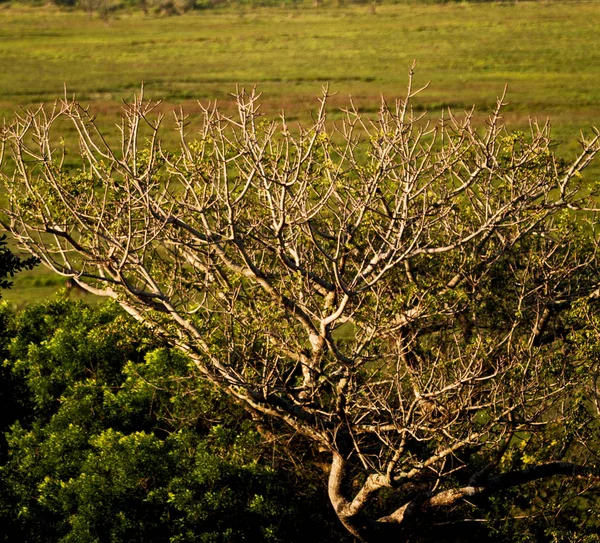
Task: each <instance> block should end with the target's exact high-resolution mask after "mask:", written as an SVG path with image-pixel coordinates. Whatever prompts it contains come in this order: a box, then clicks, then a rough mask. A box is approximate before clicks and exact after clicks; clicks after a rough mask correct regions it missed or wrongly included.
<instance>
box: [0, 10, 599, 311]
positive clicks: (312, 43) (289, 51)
mask: <svg viewBox="0 0 600 543" xmlns="http://www.w3.org/2000/svg"><path fill="white" fill-rule="evenodd" d="M598 20H600V1H590V2H554V1H549V2H519V3H473V4H471V3H449V4H418V3H402V4H397V5H382V6H379V7H378V8H377V14H376V15H373V14H371V13H370V12H369V9H368V7H367V6H351V7H344V8H335V7H326V8H319V9H310V8H300V9H291V8H289V7H288V8H268V9H267V8H259V9H248V8H246V9H245V10H244V11H240V10H239V9H238V10H233V9H228V10H223V11H220V10H212V11H210V10H209V11H201V12H195V13H190V14H188V15H184V16H177V17H169V18H159V17H154V16H144V15H143V14H141V13H121V14H119V15H118V16H117V17H114V18H112V19H111V20H109V21H108V23H107V22H104V21H102V20H100V19H99V18H97V17H89V16H88V15H86V14H85V13H82V12H78V11H62V12H61V11H59V10H57V9H56V8H46V7H40V8H35V9H34V8H25V7H19V6H16V5H13V6H12V7H10V6H6V5H4V6H2V5H0V117H6V118H10V117H11V116H12V115H13V113H14V111H15V110H17V108H19V107H30V106H33V105H36V104H38V103H40V102H52V101H53V100H54V99H56V98H58V97H60V96H62V95H63V89H64V86H65V85H66V87H67V90H68V92H69V93H75V94H76V95H77V97H78V98H79V99H80V100H81V101H83V102H85V103H89V104H91V108H92V110H93V111H95V112H97V114H98V116H99V119H100V122H101V123H104V125H105V126H106V127H107V131H108V132H111V131H113V132H114V130H115V129H114V122H115V121H116V119H117V117H118V115H119V111H120V108H121V106H122V100H123V99H127V98H130V97H131V96H132V95H133V93H134V92H136V90H137V89H139V87H140V84H141V82H142V81H143V82H144V83H145V89H146V96H147V97H150V98H154V99H162V100H163V101H164V102H163V104H162V106H161V108H162V110H164V111H168V110H171V109H173V108H174V107H175V106H178V105H180V104H184V105H185V107H186V109H188V110H189V111H192V112H193V111H194V110H195V109H196V108H197V105H196V102H195V101H196V100H202V101H207V100H214V99H218V100H220V101H221V102H223V103H224V106H225V107H227V102H228V100H230V97H229V93H231V92H233V91H235V87H236V84H238V83H239V84H241V85H244V86H252V85H254V84H256V85H258V89H259V90H260V91H262V92H263V102H264V108H265V111H266V112H267V113H271V114H276V113H277V112H278V111H279V110H281V109H282V108H283V109H285V110H286V112H287V114H288V117H290V118H299V119H305V118H308V116H309V114H310V111H311V110H313V109H314V108H315V107H316V104H317V102H316V97H317V96H318V95H319V94H320V92H321V87H322V86H323V85H324V84H326V83H329V84H330V90H331V91H332V92H335V93H337V94H336V95H335V96H334V97H333V98H332V99H331V100H330V103H331V108H332V109H333V110H335V109H336V108H337V107H339V106H341V105H344V104H346V103H347V97H348V95H352V96H353V98H354V100H355V102H356V103H357V104H358V105H359V106H361V107H363V108H364V109H365V110H367V111H373V110H375V109H376V108H377V106H378V103H379V100H380V96H381V95H382V94H383V95H384V96H385V97H386V98H387V99H389V100H391V99H393V98H396V97H399V96H402V95H403V93H404V90H405V87H406V82H407V72H408V69H409V66H410V65H411V64H412V62H413V60H416V61H417V76H416V82H417V84H425V83H427V82H428V81H429V82H430V87H429V89H428V90H427V91H425V92H424V93H423V94H422V95H421V96H420V97H419V98H418V101H417V103H418V105H419V106H420V107H422V108H424V109H427V110H428V111H430V112H432V114H433V115H437V114H438V113H439V112H440V110H441V108H442V107H444V106H452V107H453V108H454V109H455V110H462V109H465V108H469V107H470V106H471V105H473V104H476V105H477V111H478V112H481V113H482V114H483V113H485V112H487V111H488V110H489V108H490V107H491V106H492V105H493V104H494V103H495V101H496V97H497V96H498V95H499V94H501V92H502V90H503V88H504V85H505V84H508V101H509V102H510V104H509V106H508V107H507V109H506V121H507V123H508V124H509V126H510V127H513V128H522V127H523V126H524V125H526V124H527V123H528V119H529V117H530V116H532V117H537V118H540V119H542V120H544V119H546V118H547V117H550V118H551V119H552V124H553V127H554V129H553V133H554V136H555V138H556V139H557V140H558V141H560V142H563V144H562V146H561V147H560V153H561V154H565V155H571V154H572V153H574V152H575V150H576V147H577V144H576V138H577V136H578V134H579V131H580V130H582V129H583V130H587V129H589V127H590V126H591V125H594V124H596V125H600V85H599V81H600V47H599V46H600V33H599V32H598V30H597V21H598ZM43 273H45V272H43V271H42V270H36V271H34V272H31V274H32V275H31V276H32V277H38V276H43ZM32 281H34V280H32V279H30V278H29V276H28V275H25V274H23V275H22V276H21V277H20V278H18V279H17V283H16V285H15V289H13V290H12V291H9V292H7V293H6V295H5V297H6V298H7V299H9V300H15V301H18V302H21V301H22V300H23V299H28V298H36V297H38V294H36V292H35V288H34V287H33V286H32V285H31V284H30V283H31V282H32ZM28 282H29V283H28ZM44 288H46V287H44ZM39 295H42V294H41V293H40V294H39Z"/></svg>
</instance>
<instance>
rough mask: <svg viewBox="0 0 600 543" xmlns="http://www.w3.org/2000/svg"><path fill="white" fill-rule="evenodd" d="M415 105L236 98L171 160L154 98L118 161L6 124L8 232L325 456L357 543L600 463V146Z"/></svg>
mask: <svg viewBox="0 0 600 543" xmlns="http://www.w3.org/2000/svg"><path fill="white" fill-rule="evenodd" d="M416 92H417V91H415V90H413V88H412V86H410V87H409V90H408V94H407V97H406V99H404V100H400V101H398V102H397V103H396V104H395V105H394V106H393V107H388V105H387V104H386V103H382V105H381V109H380V111H379V115H378V116H377V119H376V120H374V121H372V122H371V121H368V120H366V119H365V118H364V117H363V116H361V114H360V113H359V112H358V111H357V110H356V109H355V108H354V106H353V105H352V104H350V106H349V108H348V109H347V110H345V111H344V118H343V120H342V121H340V122H338V123H337V124H333V123H329V122H326V100H325V98H326V93H325V97H324V98H323V100H322V101H321V103H320V108H319V109H318V111H317V112H316V114H315V117H314V122H313V123H312V124H311V126H309V127H308V128H303V127H299V128H293V129H292V128H290V127H289V126H288V123H287V122H286V120H285V117H282V118H281V119H280V120H277V121H269V120H265V119H263V118H261V116H260V114H259V104H258V96H257V95H256V94H255V93H249V94H248V93H245V92H244V91H241V92H239V93H238V94H237V115H236V116H235V117H234V118H230V117H227V116H225V115H223V114H222V113H220V112H219V110H218V109H217V108H216V107H215V106H212V107H206V108H204V109H203V112H202V116H201V118H202V126H201V128H200V131H199V134H198V135H197V136H196V138H195V139H190V138H189V137H188V136H187V135H186V131H187V128H186V127H187V126H188V125H187V122H188V119H187V117H186V116H185V115H184V114H183V113H179V114H177V115H176V118H177V124H178V127H179V131H180V135H181V143H180V146H179V149H177V150H167V149H163V147H162V145H161V141H160V137H159V134H160V124H161V118H160V116H158V115H154V114H153V109H154V107H155V105H153V104H151V103H149V102H145V101H144V100H143V96H142V95H140V96H138V97H137V98H136V99H135V100H134V101H133V103H131V104H130V105H127V106H126V108H125V114H124V117H123V123H122V127H121V132H122V145H121V147H120V148H114V146H111V145H109V144H108V143H107V141H106V140H105V139H104V137H103V135H102V133H101V131H100V130H99V128H98V127H97V126H96V125H95V123H94V119H93V116H92V115H91V114H90V113H89V112H88V110H86V109H83V108H82V107H81V106H80V105H79V104H78V103H77V102H76V101H73V100H67V99H65V100H63V101H61V102H59V103H57V104H56V105H55V107H54V108H53V109H52V110H45V109H39V110H38V111H35V112H32V113H27V114H22V115H21V116H19V117H17V118H16V119H15V120H14V121H13V122H12V123H10V124H8V125H6V126H5V127H4V129H3V133H2V149H1V152H2V157H3V161H4V167H3V171H4V173H3V174H2V176H3V179H4V182H5V184H6V187H7V190H8V196H9V201H10V204H9V205H8V206H7V208H6V209H4V213H5V217H6V219H5V220H6V222H7V226H8V227H9V228H10V230H11V231H12V233H13V235H14V236H15V237H16V238H17V239H18V240H19V242H20V243H21V244H22V245H23V246H24V247H26V248H28V249H29V251H31V253H32V254H34V255H36V256H37V257H39V258H40V259H41V260H42V261H43V262H44V263H45V264H46V265H47V266H49V267H50V268H51V269H53V270H54V271H56V272H57V273H59V274H61V275H63V276H66V277H70V278H72V280H73V281H75V282H76V283H77V284H79V285H81V287H82V288H84V289H86V290H88V291H90V292H92V293H94V294H98V295H101V296H108V297H110V298H113V299H115V300H116V301H117V302H118V303H119V304H121V306H122V307H123V308H125V309H126V310H127V311H128V312H129V313H130V314H132V315H133V316H135V318H137V319H139V320H140V321H142V322H144V323H145V324H147V325H148V326H150V327H152V328H153V329H155V330H156V331H157V332H158V333H160V334H162V335H164V336H165V337H168V338H169V339H170V340H171V341H172V342H173V343H174V344H175V345H177V346H179V347H180V348H181V349H183V350H184V351H186V352H187V353H188V355H189V356H190V358H191V359H192V360H193V362H194V363H195V365H196V366H197V368H198V370H199V371H200V372H201V374H202V376H203V378H206V379H208V380H210V381H211V382H213V383H216V384H217V385H218V386H219V387H221V388H222V389H224V390H225V391H227V392H228V393H229V394H230V395H231V396H233V397H235V398H237V399H238V400H239V401H240V402H242V403H243V404H244V405H246V407H247V408H248V409H249V410H251V411H253V412H257V413H260V414H262V415H265V416H269V417H275V418H276V419H279V420H280V421H282V422H283V423H285V424H286V425H288V426H289V427H290V428H291V429H293V430H294V431H296V432H299V433H300V434H302V435H304V436H306V437H307V438H309V439H310V440H312V441H313V442H314V443H315V445H316V446H318V447H320V448H321V449H322V450H324V451H328V453H329V454H330V458H331V468H330V475H329V496H330V498H331V503H332V505H333V507H334V508H335V511H336V513H337V515H338V516H339V518H340V520H341V522H342V523H343V524H344V526H345V527H346V528H347V529H348V530H349V531H350V532H351V533H352V534H354V535H355V536H356V537H357V538H359V539H360V540H361V541H377V540H379V539H380V538H381V537H383V536H384V534H390V533H402V532H403V530H405V528H404V527H405V526H414V523H415V522H419V521H420V519H423V518H427V517H428V516H430V515H432V514H435V513H436V512H437V513H439V512H440V511H449V510H453V509H455V508H456V507H457V506H459V505H460V504H461V503H464V501H465V500H467V499H468V500H471V501H472V500H476V499H477V497H478V496H485V495H489V494H493V493H497V492H501V491H502V490H504V489H507V488H510V487H514V486H519V485H524V484H526V483H530V482H532V481H535V480H540V479H543V480H546V479H548V478H550V477H555V476H562V477H569V478H571V479H572V480H573V481H576V482H578V483H577V484H578V485H579V486H578V489H579V491H581V492H583V491H585V490H586V489H589V488H592V487H594V485H595V484H596V476H597V474H598V471H597V468H596V467H595V466H597V449H596V445H597V443H596V441H595V438H594V436H593V435H592V434H591V433H590V432H591V430H590V429H591V428H592V427H593V426H592V425H593V423H594V420H595V418H596V416H597V406H596V403H595V398H596V396H595V394H596V388H595V385H594V375H595V374H596V372H597V369H598V368H597V357H598V355H597V354H596V351H595V350H594V348H593V347H592V346H593V345H594V342H595V341H596V339H595V338H596V337H597V335H598V332H597V328H598V327H597V326H596V323H597V322H598V316H599V314H598V308H597V301H598V297H599V293H600V291H599V287H600V279H599V278H600V274H599V271H600V270H599V266H598V240H597V235H596V232H597V225H596V216H595V212H594V210H593V209H592V207H593V205H592V204H593V201H594V198H595V193H594V191H593V187H591V186H588V185H587V184H585V183H584V182H583V180H582V176H581V173H580V172H581V171H582V170H583V169H584V168H585V167H586V166H587V165H588V164H589V163H590V161H591V160H592V159H593V157H594V155H595V154H596V153H597V152H598V150H599V149H600V135H599V134H598V132H595V135H594V136H593V137H591V138H590V139H585V138H583V139H582V142H581V143H582V151H581V154H580V155H579V156H578V157H577V158H576V159H575V160H574V161H573V162H570V163H566V162H564V161H561V160H559V159H557V158H556V157H555V156H554V154H553V153H552V151H551V140H550V136H549V126H548V125H544V126H539V125H537V124H535V123H532V125H531V130H530V133H528V134H522V133H510V132H508V131H507V130H506V129H505V128H504V126H503V124H502V117H501V111H502V106H503V98H501V99H500V100H499V101H498V104H497V107H496V108H495V110H494V111H493V112H492V114H491V116H490V118H489V119H488V121H487V124H486V125H485V127H484V128H483V129H481V130H480V131H478V130H476V128H475V127H474V122H473V112H472V111H471V112H467V113H466V114H464V115H463V116H460V117H457V116H454V115H453V114H452V113H451V112H449V113H448V114H447V117H446V119H442V120H441V121H439V122H431V121H428V120H427V118H426V117H425V116H422V115H416V114H415V112H414V111H413V110H412V108H411V100H412V99H413V97H414V95H415V94H416ZM64 120H67V121H69V122H70V123H72V126H73V127H74V129H75V131H76V134H77V135H78V145H79V155H80V159H81V161H82V165H81V169H80V170H79V171H77V172H73V171H69V169H68V168H67V167H66V165H65V163H64V157H65V152H66V151H65V148H64V146H63V147H61V144H60V143H58V137H57V134H56V130H57V129H56V125H57V124H59V121H60V122H63V121H64ZM63 127H64V125H63ZM63 129H64V128H63ZM146 137H147V139H145V138H146ZM55 141H56V142H57V143H56V144H54V143H53V142H55ZM63 145H64V144H63ZM590 202H592V203H590ZM581 485H585V488H583V490H582V488H581Z"/></svg>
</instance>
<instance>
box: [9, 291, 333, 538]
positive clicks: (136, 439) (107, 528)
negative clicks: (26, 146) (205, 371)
mask: <svg viewBox="0 0 600 543" xmlns="http://www.w3.org/2000/svg"><path fill="white" fill-rule="evenodd" d="M0 316H1V318H2V320H3V321H5V322H8V323H9V326H6V327H5V328H4V330H6V332H5V333H4V335H3V337H2V339H1V345H0V348H1V349H2V356H3V358H4V359H5V361H4V364H3V366H2V367H1V369H0V372H1V373H0V374H1V376H2V380H1V381H0V413H1V414H2V415H1V417H0V489H1V492H0V521H1V522H2V527H3V529H2V534H3V535H2V536H0V540H2V541H6V542H9V541H22V542H24V543H25V542H26V543H33V542H37V541H39V542H43V543H53V542H57V543H58V542H61V543H66V542H73V543H91V542H92V541H117V542H123V543H125V542H127V543H129V542H136V541H139V542H144V543H148V542H164V541H173V542H186V543H191V542H204V543H208V542H210V543H217V542H228V543H230V542H238V541H247V540H248V539H249V538H250V539H252V540H253V541H264V542H286V543H287V542H294V541H296V542H301V541H304V540H305V539H306V538H309V539H313V540H317V539H318V540H320V541H340V537H342V535H341V534H340V533H339V531H337V532H336V530H335V528H334V525H333V521H335V516H334V515H333V514H332V512H331V514H328V513H329V512H328V510H327V509H326V508H324V507H323V505H324V504H325V503H326V494H325V492H323V491H322V490H321V489H319V488H318V487H317V486H316V485H315V481H316V480H318V476H317V477H315V473H314V471H312V472H311V470H306V471H304V472H303V474H297V475H296V480H292V479H291V475H290V471H291V470H290V469H287V470H285V469H284V468H285V461H284V460H285V456H284V455H283V454H279V453H277V450H278V449H279V448H280V445H279V444H278V443H277V441H273V440H271V439H269V440H268V441H265V440H264V438H263V437H262V436H261V435H260V434H259V433H258V432H257V430H256V427H255V425H254V423H253V421H252V420H251V419H250V417H248V416H247V415H244V413H243V412H242V411H241V409H240V408H239V407H236V406H235V405H233V404H232V402H230V401H228V399H227V398H226V397H224V395H223V394H222V393H220V392H219V391H217V390H215V388H214V387H213V386H212V385H209V384H207V383H202V382H198V381H197V380H196V379H194V378H193V377H191V376H190V361H189V360H188V359H187V358H186V357H185V356H183V355H182V354H181V352H178V351H175V350H173V349H170V348H168V346H167V345H165V344H164V343H163V342H161V341H160V340H157V339H156V338H154V337H152V335H151V334H150V333H149V332H148V330H145V329H144V328H142V327H141V326H140V325H138V324H136V323H135V322H134V321H133V319H131V318H129V317H127V315H124V314H123V313H122V312H121V311H120V310H119V308H118V306H116V304H109V305H106V304H104V305H100V306H99V307H86V306H85V305H83V304H82V303H80V302H79V303H73V302H69V301H68V300H58V301H53V302H47V303H45V304H41V305H38V306H30V307H28V308H27V309H26V310H24V311H23V312H21V313H20V314H18V315H13V314H12V313H11V311H10V310H8V309H7V307H6V306H3V308H2V311H1V314H0ZM191 373H192V374H193V371H192V372H191ZM286 439H290V438H289V436H286ZM296 441H297V440H296ZM302 456H303V455H302V454H298V455H297V458H298V459H299V458H301V457H302ZM304 456H306V455H304ZM317 475H318V473H317ZM311 477H312V478H313V479H312V480H311ZM298 479H300V480H302V481H303V484H302V488H300V489H298V488H297V484H298V481H297V480H298ZM305 518H311V519H312V522H311V523H309V524H307V523H305V521H304V519H305Z"/></svg>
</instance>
